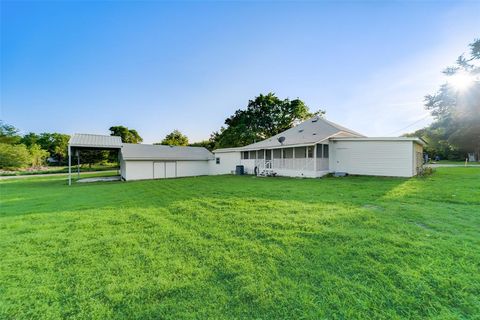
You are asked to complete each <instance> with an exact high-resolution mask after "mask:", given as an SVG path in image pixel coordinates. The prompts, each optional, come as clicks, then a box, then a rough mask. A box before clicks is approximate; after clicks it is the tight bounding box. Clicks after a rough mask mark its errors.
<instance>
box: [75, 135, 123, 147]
mask: <svg viewBox="0 0 480 320" xmlns="http://www.w3.org/2000/svg"><path fill="white" fill-rule="evenodd" d="M68 145H69V146H70V147H73V148H75V147H83V148H99V149H120V148H121V147H122V145H123V143H122V138H120V137H116V136H105V135H98V134H86V133H75V134H74V135H73V136H72V137H71V138H70V141H69V142H68Z"/></svg>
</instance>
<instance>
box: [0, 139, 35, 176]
mask: <svg viewBox="0 0 480 320" xmlns="http://www.w3.org/2000/svg"><path fill="white" fill-rule="evenodd" d="M30 160H31V156H30V153H29V152H28V149H27V147H26V146H25V145H23V144H16V145H12V144H7V143H0V168H1V169H7V170H15V169H19V168H23V167H26V166H28V164H29V163H30Z"/></svg>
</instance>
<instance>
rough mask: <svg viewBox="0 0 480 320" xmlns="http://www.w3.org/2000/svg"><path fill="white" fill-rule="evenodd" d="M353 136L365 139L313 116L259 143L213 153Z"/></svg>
mask: <svg viewBox="0 0 480 320" xmlns="http://www.w3.org/2000/svg"><path fill="white" fill-rule="evenodd" d="M338 135H343V136H345V135H346V136H355V137H365V136H364V135H362V134H360V133H358V132H355V131H353V130H350V129H348V128H345V127H343V126H341V125H338V124H336V123H333V122H331V121H328V120H326V119H324V118H322V117H319V116H315V117H313V118H310V119H308V120H306V121H304V122H302V123H300V124H298V125H297V126H295V127H293V128H290V129H288V130H285V131H283V132H281V133H279V134H277V135H274V136H273V137H270V138H268V139H265V140H263V141H260V142H256V143H252V144H250V145H248V146H244V147H239V148H228V149H217V150H215V152H233V151H246V150H258V149H271V148H279V147H285V146H295V145H309V144H314V143H317V142H320V141H323V140H325V139H328V138H330V137H332V136H338ZM280 137H284V141H283V143H280V142H279V141H278V138H280Z"/></svg>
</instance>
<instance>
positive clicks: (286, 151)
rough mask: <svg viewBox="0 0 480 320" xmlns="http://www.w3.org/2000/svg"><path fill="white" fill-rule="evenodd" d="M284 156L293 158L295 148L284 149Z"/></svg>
mask: <svg viewBox="0 0 480 320" xmlns="http://www.w3.org/2000/svg"><path fill="white" fill-rule="evenodd" d="M283 158H284V159H292V158H293V148H285V149H283Z"/></svg>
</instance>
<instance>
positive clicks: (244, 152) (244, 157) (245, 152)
mask: <svg viewBox="0 0 480 320" xmlns="http://www.w3.org/2000/svg"><path fill="white" fill-rule="evenodd" d="M242 154H243V159H248V151H243V152H242Z"/></svg>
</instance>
